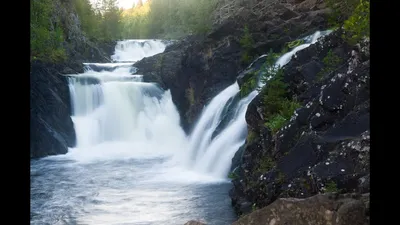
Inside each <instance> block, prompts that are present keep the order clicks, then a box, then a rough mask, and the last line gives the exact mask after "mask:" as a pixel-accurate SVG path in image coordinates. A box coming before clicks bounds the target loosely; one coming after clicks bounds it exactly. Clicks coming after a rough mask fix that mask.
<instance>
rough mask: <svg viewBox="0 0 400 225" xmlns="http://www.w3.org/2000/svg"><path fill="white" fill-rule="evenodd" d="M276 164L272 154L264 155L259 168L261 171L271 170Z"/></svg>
mask: <svg viewBox="0 0 400 225" xmlns="http://www.w3.org/2000/svg"><path fill="white" fill-rule="evenodd" d="M275 165H276V162H275V161H274V160H273V159H272V158H271V157H270V156H264V157H262V158H261V160H260V163H259V167H258V170H259V171H260V172H266V171H269V170H271V169H272V168H273V167H274V166H275Z"/></svg>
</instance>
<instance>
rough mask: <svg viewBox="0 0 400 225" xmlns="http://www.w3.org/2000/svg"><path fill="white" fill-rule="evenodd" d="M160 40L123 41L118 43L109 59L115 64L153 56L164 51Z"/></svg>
mask: <svg viewBox="0 0 400 225" xmlns="http://www.w3.org/2000/svg"><path fill="white" fill-rule="evenodd" d="M165 47H166V44H165V43H164V42H162V41H161V40H137V39H135V40H124V41H119V42H118V43H117V46H116V47H115V53H114V55H112V56H111V59H112V60H114V61H115V62H136V61H138V60H141V59H143V58H144V57H149V56H153V55H155V54H158V53H161V52H163V51H164V50H165Z"/></svg>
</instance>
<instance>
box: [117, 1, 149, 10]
mask: <svg viewBox="0 0 400 225" xmlns="http://www.w3.org/2000/svg"><path fill="white" fill-rule="evenodd" d="M137 1H138V0H118V3H119V7H122V8H125V9H127V8H131V7H132V6H133V3H134V2H137ZM146 1H147V0H144V1H143V3H144V2H146Z"/></svg>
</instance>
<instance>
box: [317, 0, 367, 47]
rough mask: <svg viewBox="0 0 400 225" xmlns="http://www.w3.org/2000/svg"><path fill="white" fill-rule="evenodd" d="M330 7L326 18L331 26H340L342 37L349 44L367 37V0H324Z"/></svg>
mask: <svg viewBox="0 0 400 225" xmlns="http://www.w3.org/2000/svg"><path fill="white" fill-rule="evenodd" d="M325 2H326V4H327V6H328V7H329V8H331V9H332V13H331V15H330V16H329V18H328V23H329V25H330V26H331V27H334V28H336V27H342V25H343V28H344V30H345V35H343V38H344V39H345V40H346V41H347V42H348V43H349V44H352V45H354V44H356V43H357V42H359V41H360V40H361V39H362V38H363V37H364V36H367V37H369V34H370V27H369V24H370V22H369V19H370V3H369V0H339V1H338V0H325Z"/></svg>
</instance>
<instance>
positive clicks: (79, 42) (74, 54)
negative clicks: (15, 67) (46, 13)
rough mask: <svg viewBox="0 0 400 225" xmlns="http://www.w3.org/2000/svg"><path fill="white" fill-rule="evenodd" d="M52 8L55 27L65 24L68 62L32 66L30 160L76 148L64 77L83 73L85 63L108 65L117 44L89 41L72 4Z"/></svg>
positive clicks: (61, 1)
mask: <svg viewBox="0 0 400 225" xmlns="http://www.w3.org/2000/svg"><path fill="white" fill-rule="evenodd" d="M53 4H54V11H53V13H52V17H51V18H50V20H51V21H52V24H55V23H56V21H60V23H61V24H62V25H61V27H62V28H63V30H64V35H65V42H64V43H63V44H64V47H65V50H66V53H67V60H66V61H65V62H62V63H44V62H40V61H33V62H31V72H30V88H31V90H30V98H31V101H30V102H31V119H30V121H31V122H30V123H31V126H30V130H31V141H30V144H31V147H30V155H31V158H38V157H43V156H47V155H55V154H64V153H66V152H67V151H68V147H72V146H74V145H75V139H76V138H75V131H74V127H73V123H72V120H71V118H70V115H71V109H70V94H69V90H68V82H67V79H66V78H65V77H63V76H61V74H71V73H72V74H73V73H79V72H83V67H82V62H109V61H110V59H109V56H110V55H111V54H112V52H113V50H114V43H93V42H91V41H89V40H87V38H86V37H85V35H84V33H83V32H82V30H81V29H80V21H79V18H78V16H77V14H76V12H75V9H74V6H73V4H72V0H56V1H53ZM99 46H101V47H99ZM111 46H112V47H111ZM103 49H104V50H103Z"/></svg>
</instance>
